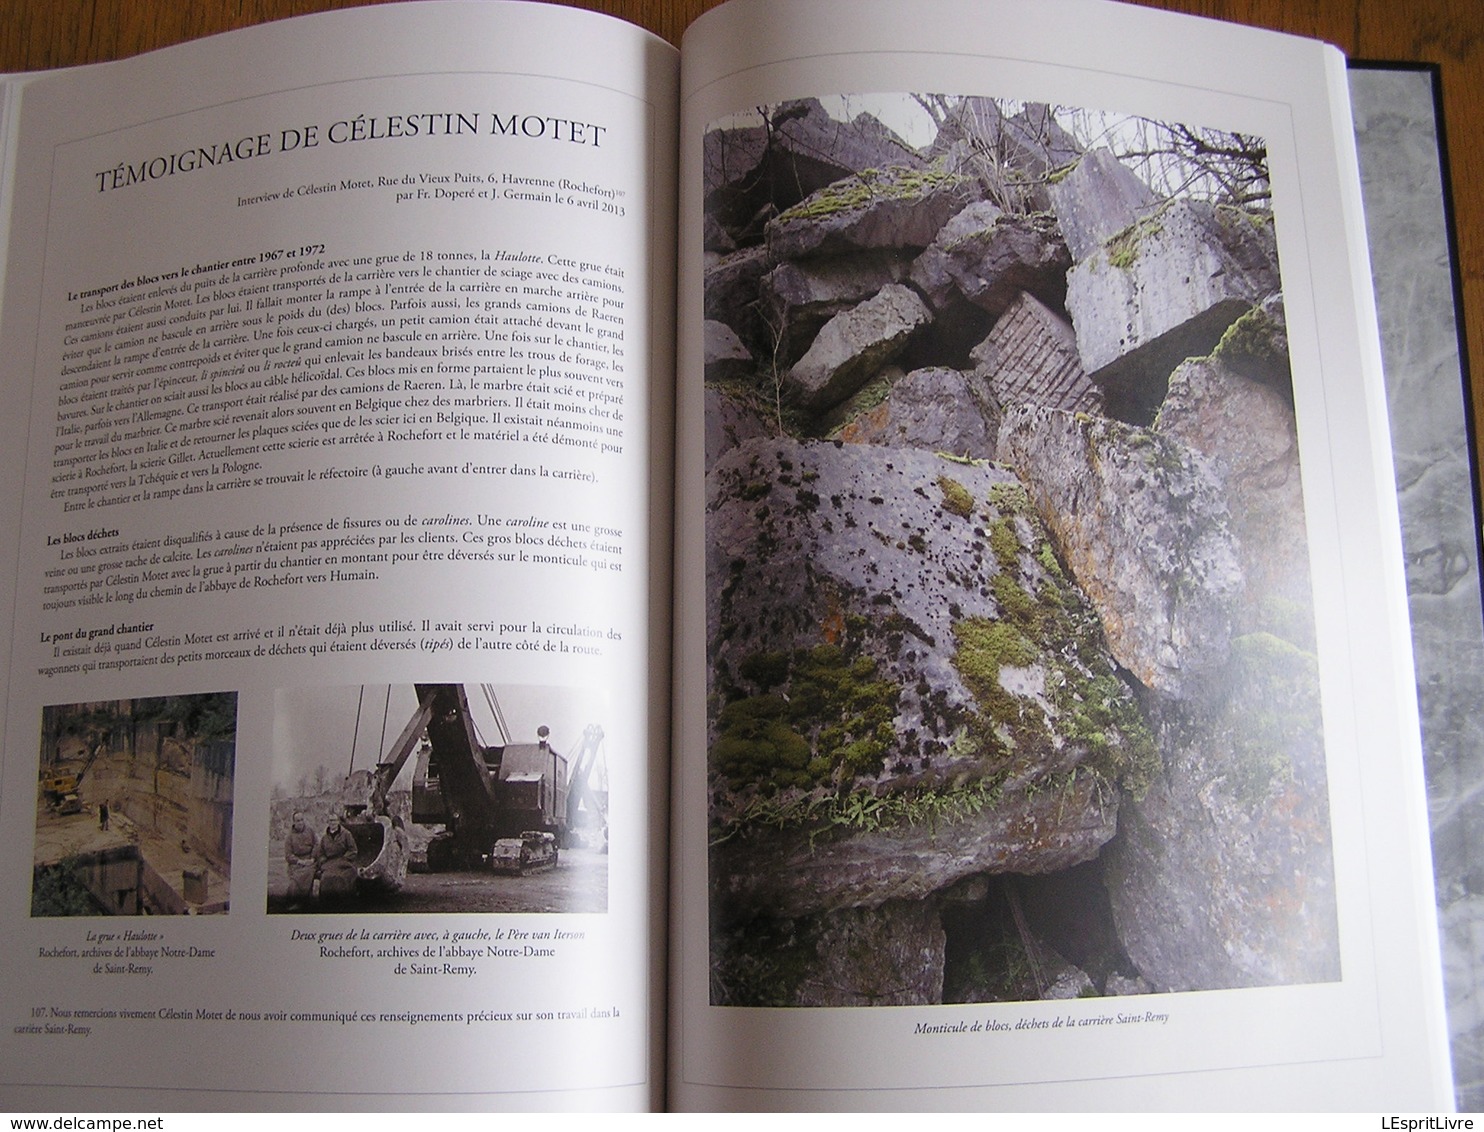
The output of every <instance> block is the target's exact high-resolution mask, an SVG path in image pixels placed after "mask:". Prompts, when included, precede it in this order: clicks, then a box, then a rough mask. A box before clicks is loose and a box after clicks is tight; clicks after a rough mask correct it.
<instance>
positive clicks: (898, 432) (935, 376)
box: [835, 366, 1000, 460]
mask: <svg viewBox="0 0 1484 1132" xmlns="http://www.w3.org/2000/svg"><path fill="white" fill-rule="evenodd" d="M999 427H1000V414H999V410H998V409H997V408H996V406H995V404H994V400H993V398H991V397H990V396H989V390H988V387H987V386H986V385H985V384H984V383H983V382H981V381H979V380H977V379H975V378H974V377H972V376H970V375H968V374H965V373H962V372H961V371H959V370H956V369H946V368H943V367H941V366H938V367H930V368H926V369H918V370H913V371H912V372H911V373H909V374H905V375H904V376H903V377H902V378H901V379H900V380H898V381H897V382H895V383H894V384H892V385H891V387H890V389H889V390H888V391H887V392H886V395H885V397H884V398H883V399H882V400H881V403H880V404H878V405H876V406H874V407H873V408H870V409H867V410H865V411H864V412H861V413H859V414H857V415H855V416H854V417H853V418H852V419H851V420H850V421H849V423H847V424H846V425H845V426H844V427H842V428H841V429H840V430H839V431H838V432H837V433H836V434H835V435H836V436H837V437H838V438H839V439H841V440H843V441H845V443H847V444H879V445H883V446H885V447H888V448H926V449H928V450H929V451H933V452H948V453H951V454H952V455H955V456H962V457H967V458H971V459H976V460H992V459H994V445H995V436H996V435H997V434H998V432H999Z"/></svg>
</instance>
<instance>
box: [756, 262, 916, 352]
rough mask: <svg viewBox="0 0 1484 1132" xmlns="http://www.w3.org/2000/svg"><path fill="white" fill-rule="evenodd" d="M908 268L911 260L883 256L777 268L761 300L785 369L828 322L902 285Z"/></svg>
mask: <svg viewBox="0 0 1484 1132" xmlns="http://www.w3.org/2000/svg"><path fill="white" fill-rule="evenodd" d="M908 266H909V260H908V257H907V255H906V254H903V253H896V252H890V251H883V252H868V253H866V254H864V255H858V256H845V257H841V258H838V259H821V260H804V261H802V262H800V263H785V264H780V265H779V266H778V267H776V268H775V269H774V270H773V271H772V272H770V273H769V274H768V275H766V276H765V277H764V278H763V280H762V285H761V286H760V287H759V290H758V294H759V299H760V302H761V304H762V309H763V311H764V312H765V313H764V318H765V319H766V321H767V323H768V326H769V328H770V330H771V333H772V334H773V335H774V337H775V339H776V342H777V357H778V360H779V362H780V364H782V365H785V366H789V365H793V363H794V362H796V361H798V359H799V357H800V355H802V354H803V353H804V351H805V350H807V349H808V348H809V344H810V343H811V342H813V341H814V336H815V335H816V334H818V333H819V330H820V328H821V327H822V326H824V324H825V323H826V322H828V321H829V320H830V319H832V318H834V317H835V315H837V314H842V313H844V312H845V311H847V310H849V309H850V308H851V307H853V306H855V305H856V304H857V303H860V302H863V301H864V300H866V299H869V298H870V297H871V296H872V295H874V294H876V293H877V292H878V291H880V290H881V288H883V287H885V286H886V285H887V284H888V283H900V282H901V281H902V280H903V279H904V278H905V277H906V275H907V268H908Z"/></svg>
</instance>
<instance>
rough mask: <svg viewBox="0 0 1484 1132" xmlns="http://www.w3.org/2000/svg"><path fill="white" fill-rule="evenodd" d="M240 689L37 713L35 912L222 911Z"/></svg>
mask: <svg viewBox="0 0 1484 1132" xmlns="http://www.w3.org/2000/svg"><path fill="white" fill-rule="evenodd" d="M236 750H237V693H235V692H209V693H198V694H193V695H183V696H152V697H148V698H142V699H128V700H95V701H89V702H86V703H71V704H57V705H52V706H48V707H45V708H43V709H42V712H41V759H40V764H39V765H40V772H39V774H38V777H37V785H36V842H35V853H34V856H33V860H32V880H31V915H32V916H185V915H192V916H196V915H206V914H211V913H225V912H226V911H227V910H228V907H229V903H230V895H231V880H232V804H233V795H232V788H233V782H234V780H235V771H236Z"/></svg>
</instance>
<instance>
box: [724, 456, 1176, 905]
mask: <svg viewBox="0 0 1484 1132" xmlns="http://www.w3.org/2000/svg"><path fill="white" fill-rule="evenodd" d="M706 534H707V550H708V558H707V578H708V580H707V593H708V602H707V625H708V635H709V640H708V645H709V648H708V652H709V669H708V675H709V678H710V691H711V696H710V701H709V702H710V706H711V709H712V717H711V721H710V736H711V747H710V756H709V759H710V768H711V782H712V799H711V818H712V823H713V838H712V840H713V845H714V848H713V852H712V858H711V859H712V866H713V880H714V890H715V892H716V894H717V899H718V900H719V901H721V902H722V903H723V904H724V905H725V906H726V908H727V909H728V912H727V914H728V916H729V917H732V918H739V919H745V918H748V917H749V916H751V915H770V916H778V917H788V916H792V915H796V914H799V915H801V914H807V913H814V912H822V911H829V910H834V909H839V908H845V907H873V906H876V905H879V904H881V903H884V902H885V901H888V900H893V899H920V898H923V897H925V896H927V895H929V894H931V893H933V892H936V891H937V890H939V889H941V888H943V887H946V886H948V885H951V884H954V883H957V882H958V881H960V880H963V879H964V878H966V877H968V876H970V875H973V874H976V873H984V872H1017V873H1040V872H1047V871H1052V870H1056V869H1061V868H1066V867H1069V866H1071V865H1074V864H1077V863H1079V862H1081V861H1086V860H1089V859H1090V858H1092V857H1093V856H1095V855H1096V854H1097V852H1098V850H1099V848H1100V847H1101V846H1102V845H1103V844H1104V843H1105V842H1106V841H1107V839H1108V838H1109V837H1110V836H1111V835H1112V832H1113V829H1114V823H1115V816H1116V811H1117V806H1118V799H1119V797H1120V794H1121V791H1122V790H1124V789H1130V790H1133V791H1134V792H1138V791H1139V790H1141V789H1142V787H1141V786H1140V785H1139V783H1140V782H1141V781H1142V778H1143V776H1146V775H1147V774H1149V773H1151V772H1152V769H1151V765H1150V760H1151V759H1152V758H1153V743H1152V739H1151V737H1150V735H1149V733H1148V730H1147V727H1146V726H1145V724H1144V722H1143V718H1142V715H1141V714H1140V712H1139V709H1138V706H1137V704H1136V703H1135V701H1134V700H1133V698H1132V695H1131V693H1130V691H1129V689H1128V688H1127V687H1126V686H1125V685H1124V684H1123V682H1122V681H1121V679H1120V678H1119V676H1118V675H1117V673H1116V672H1115V670H1114V666H1113V664H1112V662H1111V660H1110V658H1109V656H1108V653H1107V649H1106V645H1105V644H1104V642H1103V639H1102V636H1101V632H1100V631H1099V628H1098V622H1097V618H1096V617H1095V616H1094V615H1093V613H1092V611H1091V609H1090V608H1089V607H1088V604H1087V602H1086V599H1085V598H1084V597H1083V596H1082V595H1081V594H1080V592H1078V591H1077V589H1076V587H1075V586H1073V585H1072V584H1070V583H1069V582H1068V580H1067V579H1066V577H1065V575H1064V574H1063V572H1062V570H1061V567H1060V565H1059V564H1058V563H1057V561H1056V558H1055V556H1054V554H1053V552H1052V550H1051V547H1050V545H1049V543H1048V541H1047V537H1046V533H1045V530H1044V528H1042V526H1041V525H1040V523H1039V522H1038V521H1037V519H1036V517H1035V515H1034V512H1033V511H1032V509H1031V507H1030V503H1029V500H1028V499H1027V498H1026V493H1025V491H1024V489H1023V488H1022V487H1021V486H1020V485H1019V483H1018V482H1017V481H1016V480H1015V478H1014V477H1013V476H1012V475H1011V474H1010V473H1009V472H1007V471H1005V470H1003V469H1000V468H996V467H994V466H993V465H983V466H980V465H975V464H968V463H963V462H960V461H956V460H952V459H948V458H945V457H943V456H940V455H936V454H934V453H931V452H927V451H922V450H915V449H900V448H899V449H886V448H875V447H867V446H864V445H849V444H840V445H837V444H833V443H828V442H826V443H812V444H801V443H799V442H795V441H789V440H773V441H753V442H750V443H748V444H744V445H742V446H741V447H739V448H736V449H734V450H732V451H731V452H729V453H728V454H727V455H726V456H724V457H723V458H722V459H721V460H720V461H719V462H718V463H717V465H716V467H715V468H713V469H712V472H711V474H710V476H709V477H708V501H707V532H706ZM764 798H766V799H768V800H769V801H768V804H767V806H765V807H764V810H765V811H766V812H767V813H769V814H772V815H774V816H773V817H771V818H766V819H762V818H757V817H756V816H755V815H756V814H758V813H759V812H760V811H758V810H757V809H756V807H757V806H758V804H759V800H760V799H764ZM790 813H791V814H793V815H794V818H793V819H792V820H790V819H787V818H782V819H780V818H779V817H778V815H779V814H790ZM831 814H834V815H835V818H838V819H839V820H835V818H831V817H830V815H831ZM852 815H854V816H852Z"/></svg>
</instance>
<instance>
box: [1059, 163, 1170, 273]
mask: <svg viewBox="0 0 1484 1132" xmlns="http://www.w3.org/2000/svg"><path fill="white" fill-rule="evenodd" d="M1047 191H1048V192H1049V193H1050V195H1051V207H1052V211H1053V212H1055V213H1056V222H1057V224H1058V226H1059V227H1060V228H1061V233H1062V236H1063V237H1064V238H1065V239H1066V242H1067V250H1068V251H1070V252H1071V253H1072V259H1073V260H1074V261H1075V262H1078V263H1081V262H1082V261H1083V260H1084V259H1087V258H1088V257H1089V256H1091V255H1092V254H1093V253H1094V252H1097V251H1098V250H1100V249H1101V248H1102V246H1103V244H1104V243H1106V242H1107V241H1108V240H1109V239H1110V238H1111V237H1113V236H1114V235H1116V234H1117V233H1118V232H1121V231H1123V230H1124V229H1125V228H1127V227H1128V226H1129V225H1131V224H1135V223H1137V222H1138V221H1140V220H1142V219H1143V218H1144V217H1146V216H1148V215H1149V213H1150V212H1152V211H1153V210H1154V209H1155V207H1156V206H1157V205H1158V204H1159V198H1158V197H1156V196H1155V195H1154V191H1153V190H1152V189H1150V187H1149V186H1148V185H1146V184H1145V183H1144V182H1143V181H1141V180H1140V179H1139V177H1138V174H1136V173H1134V172H1133V171H1132V170H1131V169H1129V168H1127V167H1126V166H1125V165H1123V163H1122V162H1120V161H1119V160H1118V159H1117V158H1116V157H1114V156H1113V154H1112V153H1111V152H1110V151H1109V150H1107V149H1106V148H1099V149H1094V150H1092V151H1091V152H1089V153H1086V154H1084V155H1083V156H1082V158H1081V159H1080V160H1079V161H1078V162H1077V164H1076V165H1074V166H1072V168H1071V169H1070V170H1069V171H1068V172H1066V173H1065V174H1064V175H1062V176H1060V177H1056V178H1053V179H1052V181H1051V183H1050V185H1048V186H1047Z"/></svg>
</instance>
